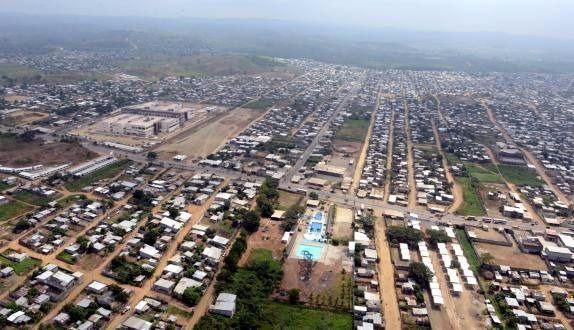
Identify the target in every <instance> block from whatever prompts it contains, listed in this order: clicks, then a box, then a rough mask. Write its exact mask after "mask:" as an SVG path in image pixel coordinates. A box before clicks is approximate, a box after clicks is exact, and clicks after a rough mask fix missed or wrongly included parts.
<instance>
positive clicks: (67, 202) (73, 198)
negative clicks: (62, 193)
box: [58, 194, 86, 208]
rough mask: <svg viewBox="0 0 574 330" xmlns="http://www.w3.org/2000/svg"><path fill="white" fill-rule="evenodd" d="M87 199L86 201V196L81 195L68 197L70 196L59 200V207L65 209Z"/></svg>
mask: <svg viewBox="0 0 574 330" xmlns="http://www.w3.org/2000/svg"><path fill="white" fill-rule="evenodd" d="M85 199H86V196H84V195H81V194H75V195H68V196H66V197H64V198H61V199H59V200H58V207H61V208H63V207H66V206H68V205H70V204H72V203H73V202H76V201H80V200H85Z"/></svg>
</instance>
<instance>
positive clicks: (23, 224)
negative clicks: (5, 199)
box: [12, 219, 32, 234]
mask: <svg viewBox="0 0 574 330" xmlns="http://www.w3.org/2000/svg"><path fill="white" fill-rule="evenodd" d="M30 227H32V224H30V222H29V221H28V220H26V219H21V220H19V221H18V222H17V223H16V225H15V226H14V229H12V231H14V232H15V233H16V234H18V233H21V232H23V231H24V230H26V229H28V228H30Z"/></svg>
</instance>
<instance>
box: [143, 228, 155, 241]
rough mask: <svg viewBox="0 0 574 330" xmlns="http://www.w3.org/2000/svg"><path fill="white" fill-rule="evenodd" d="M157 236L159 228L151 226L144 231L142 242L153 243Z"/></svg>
mask: <svg viewBox="0 0 574 330" xmlns="http://www.w3.org/2000/svg"><path fill="white" fill-rule="evenodd" d="M158 237H159V228H152V229H149V230H148V231H146V232H145V234H144V237H143V242H144V243H146V244H147V245H154V244H155V242H156V241H157V238H158Z"/></svg>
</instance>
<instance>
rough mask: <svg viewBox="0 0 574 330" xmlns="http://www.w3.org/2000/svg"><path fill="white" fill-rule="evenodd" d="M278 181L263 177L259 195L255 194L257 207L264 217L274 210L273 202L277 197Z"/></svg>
mask: <svg viewBox="0 0 574 330" xmlns="http://www.w3.org/2000/svg"><path fill="white" fill-rule="evenodd" d="M278 187H279V181H277V180H275V179H272V178H270V177H267V178H265V181H263V184H262V185H261V189H260V190H259V195H258V196H257V209H258V210H259V213H260V214H261V215H262V216H264V217H270V216H271V215H272V214H273V212H274V211H275V207H274V205H275V202H277V199H279V190H278V189H277V188H278Z"/></svg>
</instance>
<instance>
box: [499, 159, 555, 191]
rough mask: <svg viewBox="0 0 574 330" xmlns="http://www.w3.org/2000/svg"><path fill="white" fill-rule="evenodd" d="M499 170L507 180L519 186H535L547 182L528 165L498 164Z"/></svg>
mask: <svg viewBox="0 0 574 330" xmlns="http://www.w3.org/2000/svg"><path fill="white" fill-rule="evenodd" d="M498 170H500V173H501V174H502V175H503V176H504V177H505V178H506V180H508V181H510V182H511V183H513V184H515V185H517V186H522V185H526V186H534V187H539V186H542V185H544V184H545V182H544V181H542V180H541V179H540V178H539V177H538V174H537V173H536V171H535V170H531V169H529V168H528V167H526V166H513V165H503V164H499V165H498Z"/></svg>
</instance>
